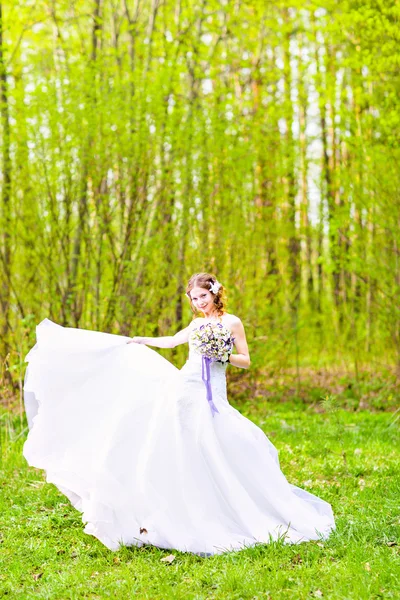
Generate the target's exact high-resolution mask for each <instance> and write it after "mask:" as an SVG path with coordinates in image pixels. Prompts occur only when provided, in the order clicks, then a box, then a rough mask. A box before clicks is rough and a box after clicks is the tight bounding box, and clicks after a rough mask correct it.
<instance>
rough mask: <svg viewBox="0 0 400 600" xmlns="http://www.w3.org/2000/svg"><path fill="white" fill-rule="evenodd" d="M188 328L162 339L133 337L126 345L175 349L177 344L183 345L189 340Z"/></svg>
mask: <svg viewBox="0 0 400 600" xmlns="http://www.w3.org/2000/svg"><path fill="white" fill-rule="evenodd" d="M189 333H190V326H188V327H185V329H181V331H178V333H176V334H175V335H166V336H163V337H138V336H136V337H133V338H132V339H131V340H130V341H129V342H127V344H146V345H147V346H155V347H156V348H175V346H179V344H185V343H186V342H187V341H188V340H189Z"/></svg>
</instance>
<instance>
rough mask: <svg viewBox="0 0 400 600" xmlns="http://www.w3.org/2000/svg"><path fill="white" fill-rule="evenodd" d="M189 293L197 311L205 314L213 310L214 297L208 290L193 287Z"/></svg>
mask: <svg viewBox="0 0 400 600" xmlns="http://www.w3.org/2000/svg"><path fill="white" fill-rule="evenodd" d="M189 293H190V297H191V299H192V302H193V304H194V306H195V308H197V310H199V311H201V312H203V313H205V314H207V313H210V312H212V311H213V310H214V308H215V305H214V296H213V294H212V293H211V292H210V291H209V290H205V289H204V288H201V287H194V288H193V289H192V290H191V291H190V292H189Z"/></svg>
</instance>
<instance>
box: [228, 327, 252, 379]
mask: <svg viewBox="0 0 400 600" xmlns="http://www.w3.org/2000/svg"><path fill="white" fill-rule="evenodd" d="M231 331H232V335H233V337H234V338H235V342H234V343H235V348H236V351H237V354H231V355H230V357H229V362H230V363H231V365H233V366H235V367H240V368H241V369H248V368H249V366H250V355H249V348H248V346H247V340H246V334H245V332H244V327H243V323H242V321H241V320H240V319H237V320H235V321H234V323H232V326H231Z"/></svg>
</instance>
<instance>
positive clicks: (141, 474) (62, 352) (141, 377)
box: [24, 273, 335, 555]
mask: <svg viewBox="0 0 400 600" xmlns="http://www.w3.org/2000/svg"><path fill="white" fill-rule="evenodd" d="M186 294H187V296H188V299H189V302H190V304H191V307H192V310H193V311H194V312H195V313H200V314H202V315H203V316H201V317H197V318H195V319H194V320H193V321H192V322H191V323H190V324H189V326H188V327H186V329H183V330H182V331H180V332H179V333H177V334H176V335H174V336H167V337H158V338H148V337H134V338H132V339H130V338H126V337H124V336H118V335H111V334H106V333H100V332H95V331H86V330H80V329H73V328H64V327H61V326H59V325H56V324H55V323H52V322H51V321H49V320H47V319H45V320H44V321H42V323H40V325H39V326H38V328H37V344H36V345H35V347H34V348H33V349H32V350H31V352H30V353H29V354H28V356H27V360H28V361H29V367H28V370H27V375H26V381H25V403H26V409H27V415H28V422H29V425H30V428H31V429H30V433H29V436H28V439H27V441H26V443H25V446H24V456H25V457H26V459H27V460H28V462H29V464H31V465H33V466H35V467H38V468H42V469H45V470H46V475H47V481H49V482H52V483H54V484H55V485H56V486H57V487H58V488H59V489H60V490H61V491H62V492H63V493H64V494H65V495H66V496H67V497H68V498H69V499H70V501H71V502H72V504H73V505H74V506H75V507H76V508H77V509H78V510H79V511H81V512H82V520H83V521H84V522H85V523H86V527H85V532H87V533H89V534H91V535H94V536H95V537H97V538H98V539H99V540H100V541H101V542H102V543H103V544H105V545H106V546H107V547H108V548H110V549H112V550H116V549H118V548H119V546H120V544H124V545H127V546H129V545H137V546H140V545H142V544H152V545H155V546H158V547H161V548H174V549H178V550H181V551H184V552H185V551H186V552H194V553H201V554H203V553H205V554H207V555H209V554H217V553H222V552H225V551H229V550H238V549H242V548H244V547H246V546H251V545H254V544H256V543H258V542H269V541H271V540H275V539H278V538H281V539H282V538H283V539H284V541H286V542H289V543H297V542H301V541H306V540H311V539H318V538H320V537H326V536H328V535H329V532H330V531H331V530H332V529H333V528H334V527H335V525H334V518H333V514H332V510H331V507H330V505H329V504H328V503H326V502H325V501H323V500H321V499H319V498H317V497H316V496H314V495H312V494H310V493H308V492H306V491H304V490H301V489H300V488H297V487H295V486H293V485H290V484H289V483H288V482H287V480H286V479H285V477H284V475H283V473H282V472H281V470H280V468H279V462H278V456H277V451H276V449H275V447H274V446H273V444H272V443H271V442H270V441H269V440H268V438H267V437H266V435H265V434H264V433H263V432H262V431H261V429H259V428H258V427H256V425H254V424H253V423H252V422H251V421H249V420H248V419H246V418H245V417H243V416H242V415H241V414H240V413H239V412H238V411H237V410H235V409H234V408H232V407H231V406H230V405H229V403H228V400H227V396H226V378H225V371H226V367H227V362H230V363H231V364H232V365H234V366H237V367H241V368H248V367H249V365H250V357H249V352H248V347H247V342H246V336H245V332H244V328H243V325H242V323H241V321H240V319H239V318H237V317H235V316H234V315H231V314H228V313H227V312H226V311H225V307H224V301H223V297H224V288H223V286H222V285H221V284H220V283H219V282H218V281H217V280H216V278H215V277H214V276H213V275H211V274H209V273H199V274H196V275H193V277H191V279H190V281H189V283H188V286H187V291H186ZM205 336H206V337H205ZM207 336H208V337H207ZM232 337H233V338H234V340H233V342H234V346H235V350H236V353H235V354H232V353H231V343H232ZM211 339H212V341H210V344H211V345H212V344H214V345H213V346H212V347H213V348H216V346H215V344H216V343H217V345H218V344H220V346H218V348H220V351H221V354H220V355H218V356H221V357H223V359H222V360H217V359H215V357H214V358H210V355H208V354H207V355H206V353H207V352H209V350H208V348H209V343H208V342H209V340H211ZM217 339H218V340H219V341H218V342H216V341H215V340H217ZM187 342H188V343H189V358H188V360H187V362H186V363H185V365H184V366H183V368H182V369H181V370H178V369H177V368H176V367H174V366H173V365H172V364H171V363H170V362H169V361H167V360H165V359H164V358H163V357H161V356H160V355H159V354H158V353H156V352H154V351H153V350H151V349H150V348H148V347H147V345H153V346H156V347H159V348H173V347H175V346H177V345H178V344H183V343H187ZM221 344H222V345H221ZM210 347H211V346H210ZM205 348H206V350H205ZM221 348H222V350H221Z"/></svg>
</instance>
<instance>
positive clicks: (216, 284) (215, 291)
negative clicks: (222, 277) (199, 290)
mask: <svg viewBox="0 0 400 600" xmlns="http://www.w3.org/2000/svg"><path fill="white" fill-rule="evenodd" d="M221 287H222V284H221V283H220V282H219V281H217V280H215V281H214V283H211V282H210V292H212V293H213V294H218V291H219V289H220V288H221Z"/></svg>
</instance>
